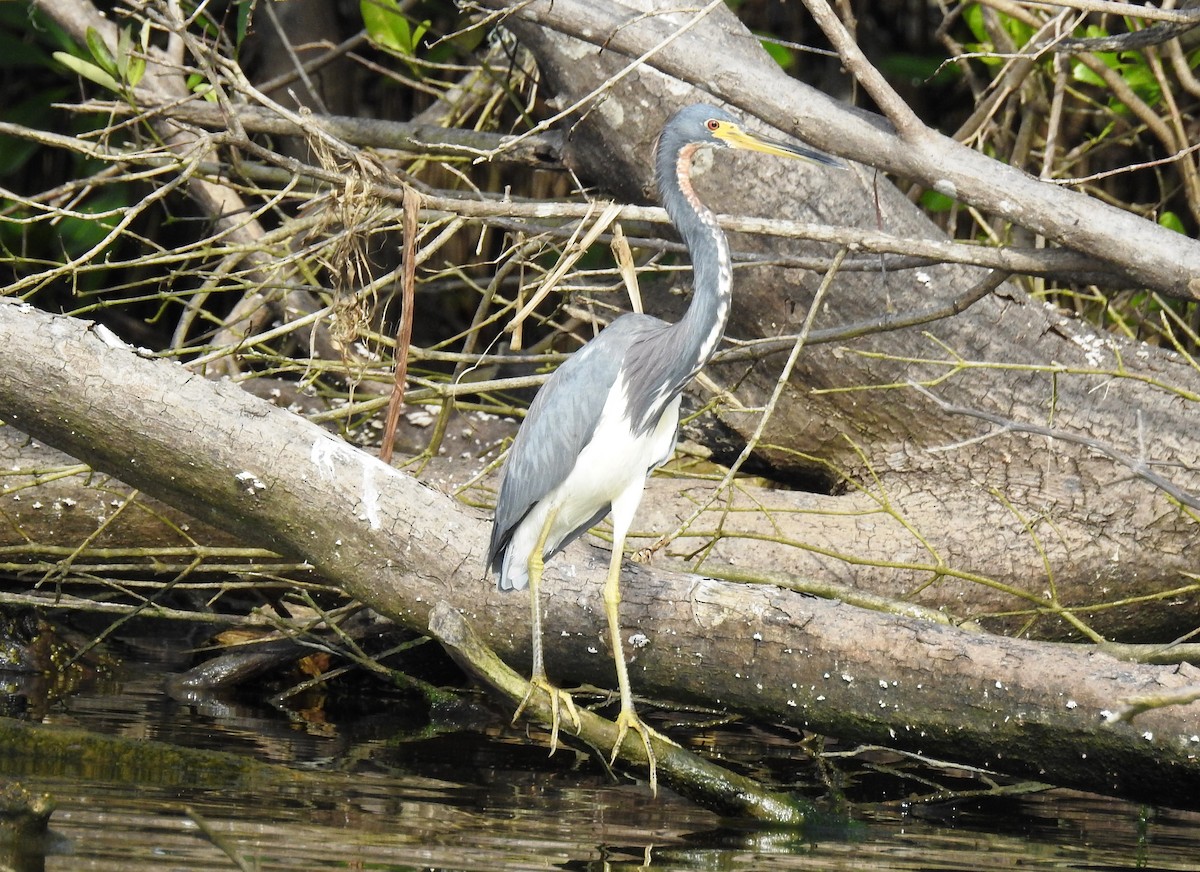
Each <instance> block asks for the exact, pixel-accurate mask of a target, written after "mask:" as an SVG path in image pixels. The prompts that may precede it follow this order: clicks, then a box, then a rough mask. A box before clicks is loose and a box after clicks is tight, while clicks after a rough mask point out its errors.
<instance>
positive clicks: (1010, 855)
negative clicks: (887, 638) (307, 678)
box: [0, 670, 1200, 872]
mask: <svg viewBox="0 0 1200 872" xmlns="http://www.w3.org/2000/svg"><path fill="white" fill-rule="evenodd" d="M406 712H407V714H406ZM47 720H49V721H54V722H58V723H64V724H70V725H75V726H79V727H84V728H86V729H88V730H90V731H95V732H99V733H104V734H107V735H114V736H124V737H130V738H136V739H138V740H148V739H154V740H156V741H162V742H169V743H172V744H175V745H179V746H183V747H189V748H198V749H218V750H221V751H233V752H236V753H237V754H238V755H241V756H243V757H247V758H254V759H257V760H259V761H274V762H281V763H286V764H287V766H288V767H289V769H288V770H287V771H289V772H296V771H299V772H301V773H303V775H302V777H301V778H300V779H299V780H288V779H280V778H267V779H260V780H257V781H252V782H250V783H239V782H235V781H232V780H225V781H222V780H221V779H220V778H217V779H216V783H207V784H203V783H200V781H201V780H202V779H191V780H186V781H184V782H183V783H178V782H179V779H178V778H174V777H172V774H171V773H160V774H161V775H162V776H163V777H160V778H158V779H155V778H153V777H150V778H145V777H142V778H140V779H139V780H130V779H123V778H121V777H119V775H117V774H116V773H112V772H105V771H104V769H103V767H93V768H90V769H89V768H85V767H78V766H77V767H76V769H75V771H67V770H66V769H64V768H62V767H61V766H59V768H57V769H54V768H49V767H42V766H39V765H37V764H36V763H30V761H28V760H24V761H19V760H17V759H16V758H15V757H14V756H13V755H10V754H6V753H3V752H0V772H2V774H4V775H6V776H16V777H19V778H20V780H21V781H22V783H24V784H25V785H26V787H28V788H29V789H30V790H32V791H46V792H49V793H50V794H52V795H53V796H54V797H55V798H56V800H57V801H58V810H57V811H56V812H55V814H54V816H53V817H52V819H51V830H52V838H51V839H50V840H49V841H48V843H47V844H46V845H45V846H43V847H44V848H45V851H46V853H45V857H44V868H45V869H48V870H106V869H113V870H118V869H119V870H122V872H124V870H137V869H147V870H149V869H153V870H173V869H181V870H182V869H186V870H205V869H213V870H229V869H237V868H239V866H238V865H236V863H235V861H234V860H233V859H232V858H231V856H230V854H235V855H236V856H237V857H238V858H239V860H240V861H241V862H242V863H243V866H242V867H241V868H251V869H264V870H267V869H270V870H275V869H278V870H293V869H294V870H309V869H372V870H410V869H456V870H457V869H463V870H476V869H478V870H489V872H490V870H524V869H538V870H544V869H554V868H561V869H572V870H627V869H628V870H632V869H643V868H650V869H679V870H762V869H768V868H769V869H773V870H775V869H778V870H793V869H795V870H810V869H822V870H825V869H855V870H861V869H872V870H930V869H973V870H991V869H997V870H999V869H1006V870H1011V869H1012V868H1014V867H1017V866H1019V867H1021V868H1026V869H1050V868H1053V869H1067V870H1071V869H1080V870H1083V869H1089V870H1095V869H1124V868H1142V869H1163V870H1169V869H1180V870H1183V869H1193V870H1194V869H1196V868H1197V867H1198V866H1200V862H1198V861H1197V858H1198V857H1200V826H1198V825H1200V815H1195V814H1188V813H1182V812H1176V811H1171V810H1165V809H1146V808H1141V807H1138V806H1133V805H1130V804H1127V803H1121V802H1115V801H1109V800H1104V799H1101V798H1097V797H1092V796H1085V795H1080V794H1074V793H1070V792H1066V791H1051V792H1046V793H1038V794H1033V795H1025V796H997V797H981V798H976V799H971V800H964V801H960V802H956V803H942V804H938V805H916V806H905V805H903V804H902V803H900V802H889V803H881V804H875V805H864V806H860V807H858V809H857V811H856V820H857V823H856V824H855V825H854V826H852V827H850V828H846V827H844V826H838V827H831V828H822V827H819V826H817V827H811V828H809V829H808V830H807V831H805V832H803V833H797V832H790V831H772V830H762V829H748V828H740V827H734V826H730V825H728V824H727V823H725V822H722V821H720V820H718V819H717V818H716V817H715V816H714V815H712V814H710V813H708V812H706V811H703V810H701V809H698V808H696V807H695V806H693V805H691V804H690V803H687V802H685V801H683V800H680V799H677V798H675V797H673V796H672V795H671V794H670V792H669V791H666V790H664V791H663V792H662V793H661V794H660V797H659V798H658V799H657V800H653V799H651V798H650V796H649V793H648V791H647V790H646V789H645V788H644V786H640V785H635V784H627V783H614V782H613V781H611V780H610V779H609V778H608V777H607V775H606V774H605V773H604V771H603V769H602V768H601V767H599V766H598V765H597V764H596V762H595V760H594V758H592V757H590V756H588V755H585V754H579V753H575V752H571V751H570V750H562V751H560V752H559V753H558V754H557V755H555V757H553V758H547V756H546V753H545V750H544V749H543V748H541V747H536V746H531V745H528V744H526V743H524V742H523V741H522V740H521V738H520V737H519V736H518V735H514V733H513V732H512V731H510V730H509V729H508V728H507V726H506V725H505V724H504V723H503V719H499V718H493V719H492V720H491V721H490V722H489V723H490V726H489V727H488V728H487V730H486V731H484V732H480V731H478V730H476V729H467V728H466V727H465V726H461V725H460V724H459V723H457V722H455V721H454V720H447V721H444V722H441V723H439V724H437V725H434V726H432V727H431V726H430V725H429V724H428V723H427V722H426V718H425V714H424V713H415V712H411V711H409V710H407V709H406V708H405V706H404V705H403V704H400V703H397V704H395V705H389V706H388V707H387V708H386V710H383V711H379V712H375V713H373V714H367V715H364V716H363V717H359V718H354V719H350V720H347V721H346V722H345V723H342V724H336V725H335V724H328V723H325V724H320V723H318V724H314V723H311V722H309V721H306V720H304V719H303V718H300V719H297V718H295V717H290V718H289V717H288V716H286V715H285V714H283V713H281V712H278V711H275V710H272V709H270V708H265V707H262V706H256V705H251V704H247V703H238V702H237V701H229V700H226V701H224V702H221V703H217V702H214V701H212V700H204V701H200V700H194V699H193V700H187V699H172V698H170V697H169V696H168V695H167V694H165V693H164V692H163V688H162V684H161V681H160V679H159V678H157V677H154V675H153V672H152V671H150V670H147V671H146V673H145V674H144V675H143V676H142V677H136V676H135V677H133V678H130V679H127V680H125V681H123V682H115V683H110V684H108V685H106V686H105V687H102V688H100V689H98V690H96V691H94V692H92V693H90V694H86V695H79V696H74V697H71V698H69V699H67V700H65V701H62V702H60V703H59V704H58V705H57V706H56V707H55V708H54V710H53V711H52V712H51V713H50V714H49V715H48V717H47ZM467 721H472V722H477V721H478V712H476V713H474V716H473V718H464V719H463V722H464V723H465V722H467ZM704 741H705V742H706V743H708V744H709V745H710V746H711V749H712V750H716V751H718V752H719V753H721V754H722V755H723V756H727V757H728V756H736V757H738V759H740V760H741V761H743V763H744V765H746V766H750V767H754V766H759V767H762V768H763V769H770V770H771V771H772V773H773V774H774V775H776V776H778V775H779V774H780V773H781V772H784V773H786V772H789V771H793V770H794V771H795V772H799V771H800V770H801V769H803V768H805V767H806V766H809V765H810V763H809V762H806V761H808V760H809V758H808V757H807V755H806V754H805V753H804V752H803V750H802V749H799V750H798V744H797V742H796V737H794V736H790V735H784V734H780V735H775V736H771V735H767V734H762V733H748V732H745V731H738V730H733V729H731V730H728V731H725V732H721V731H717V732H714V733H706V734H705V736H704ZM147 747H149V746H147ZM867 783H869V782H868V781H867V780H866V779H864V780H863V781H862V782H860V783H859V784H857V785H856V786H855V789H854V791H852V793H853V795H854V798H855V799H856V800H858V801H863V800H866V799H869V798H870V797H868V796H864V793H866V792H867V791H866V789H865V787H864V785H865V784H867ZM875 798H876V799H879V798H881V796H880V795H876V796H875ZM221 846H224V848H222V847H221ZM32 856H33V857H34V861H35V862H38V863H40V862H41V857H42V855H41V854H40V853H39V852H34V854H33V855H32ZM22 868H40V866H36V865H34V866H24V867H22Z"/></svg>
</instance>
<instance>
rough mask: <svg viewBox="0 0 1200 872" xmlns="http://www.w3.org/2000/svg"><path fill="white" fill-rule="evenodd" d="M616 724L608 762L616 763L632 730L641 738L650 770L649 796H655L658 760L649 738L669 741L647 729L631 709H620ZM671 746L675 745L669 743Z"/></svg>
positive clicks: (656, 792) (656, 791)
mask: <svg viewBox="0 0 1200 872" xmlns="http://www.w3.org/2000/svg"><path fill="white" fill-rule="evenodd" d="M616 723H617V741H616V744H614V745H613V749H612V757H611V758H610V759H609V762H610V763H614V762H616V759H617V755H618V754H620V753H621V745H623V744H624V742H625V736H626V734H627V733H628V732H629V731H630V730H633V731H634V732H635V733H637V734H638V735H639V736H640V737H641V739H642V746H643V747H644V748H645V749H646V763H647V765H648V766H649V768H650V794H651V795H652V796H657V795H658V758H657V757H656V756H655V754H654V746H653V745H652V744H651V742H650V737H651V736H653V737H654V738H656V739H662V740H664V741H667V742H670V741H671V740H670V739H668V738H667V737H666V736H664V735H662V734H661V733H659V732H657V731H655V730H652V729H651V728H650V727H648V726H647V725H646V723H645V722H644V721H643V720H642V719H641V718H639V717H638V715H637V712H635V711H634V710H633V709H632V708H625V707H622V708H621V712H620V714H618V715H617V721H616ZM671 744H672V745H673V744H675V743H674V742H671Z"/></svg>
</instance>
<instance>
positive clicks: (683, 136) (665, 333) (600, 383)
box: [488, 104, 734, 590]
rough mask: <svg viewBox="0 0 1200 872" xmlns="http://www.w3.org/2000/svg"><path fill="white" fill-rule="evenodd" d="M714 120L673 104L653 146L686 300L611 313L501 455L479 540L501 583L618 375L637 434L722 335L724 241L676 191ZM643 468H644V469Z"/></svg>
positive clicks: (519, 580)
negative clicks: (491, 509) (687, 273)
mask: <svg viewBox="0 0 1200 872" xmlns="http://www.w3.org/2000/svg"><path fill="white" fill-rule="evenodd" d="M713 118H716V119H720V120H723V121H729V122H734V119H733V117H732V116H731V115H729V113H727V112H725V111H723V110H721V109H718V108H716V107H714V106H706V105H704V104H696V105H693V106H689V107H687V108H685V109H683V110H681V111H680V112H679V113H678V114H677V115H676V116H675V118H673V119H672V121H671V122H670V123H668V125H667V126H666V127H665V128H664V129H663V133H662V135H661V136H660V137H659V140H658V144H657V147H656V149H655V178H656V180H657V183H658V189H659V191H660V192H661V196H662V199H663V206H664V208H665V209H666V210H667V214H668V215H669V216H670V218H671V220H672V221H673V222H674V223H675V226H676V227H677V228H678V229H679V230H680V233H681V235H682V236H683V238H684V242H685V243H687V246H688V249H689V251H691V252H692V258H693V263H692V269H693V284H694V286H695V288H696V289H697V291H696V293H695V295H694V296H693V298H692V303H691V305H690V306H689V307H688V311H687V313H686V314H685V315H684V317H683V318H682V319H681V320H680V321H679V323H678V324H668V323H667V322H665V321H662V320H660V319H658V318H654V317H651V316H649V315H640V314H636V313H631V314H627V315H622V316H621V317H620V318H617V319H616V320H615V321H613V322H612V324H610V325H609V326H608V327H607V328H606V329H605V330H603V331H602V332H601V333H600V335H599V336H597V337H596V338H595V339H593V340H592V341H591V342H589V343H588V344H587V345H585V346H584V347H583V348H581V349H580V350H579V351H577V352H575V354H573V355H572V356H571V357H569V358H568V359H567V360H566V362H565V363H563V364H562V365H561V366H560V367H559V368H558V369H557V370H556V371H555V372H554V374H553V375H552V376H551V377H550V379H549V380H548V381H547V382H546V383H545V384H544V385H543V386H542V388H541V390H540V391H539V392H538V395H537V397H535V398H534V401H533V403H532V404H531V405H530V407H529V412H528V414H527V415H526V416H525V422H524V423H523V424H522V425H521V429H520V431H519V432H518V433H517V437H516V439H514V440H513V444H512V448H511V449H510V451H509V455H508V460H507V461H506V463H505V470H504V480H503V482H502V484H501V488H500V496H499V498H498V499H497V501H496V517H495V522H494V524H493V526H492V539H491V544H490V546H489V548H488V566H489V568H490V569H491V570H492V571H493V572H496V573H498V576H499V578H498V583H499V586H500V588H501V589H502V590H509V589H514V588H516V589H520V588H524V587H525V578H524V576H523V569H522V567H521V566H520V565H516V566H513V565H511V564H510V567H509V571H507V572H506V571H505V560H504V557H505V549H506V548H507V547H508V546H509V544H510V542H511V541H512V537H513V534H514V532H515V531H516V528H517V527H518V525H520V524H521V523H522V521H523V520H524V519H525V518H526V517H527V516H528V515H529V512H530V510H531V509H532V508H533V507H534V506H535V505H536V504H537V503H538V501H540V500H541V499H542V498H544V497H545V496H546V495H547V494H548V493H550V492H551V491H552V490H553V489H554V488H556V487H557V486H558V485H560V484H561V483H562V482H563V481H564V480H565V479H566V478H567V476H568V474H569V473H570V472H571V470H572V468H573V466H574V464H575V462H576V459H577V458H578V457H579V455H580V454H581V453H582V451H583V448H584V446H586V445H587V444H588V442H589V441H590V440H591V439H592V436H593V435H594V433H595V430H596V425H597V423H598V422H599V420H600V415H601V412H602V410H603V409H604V405H605V402H606V401H607V399H608V396H609V393H610V391H612V390H613V388H614V387H615V386H616V383H617V380H618V378H623V379H624V380H625V381H626V383H627V384H626V388H625V395H626V397H627V420H628V421H629V427H630V429H631V430H632V431H634V432H635V433H645V432H647V431H649V430H650V429H652V428H653V427H654V426H655V425H656V424H657V423H658V422H659V419H660V418H661V417H662V415H663V412H664V411H666V409H667V408H668V407H669V406H670V405H671V404H672V403H673V402H675V401H676V400H678V398H679V395H680V394H681V393H682V391H683V388H684V387H685V386H686V385H687V383H688V382H689V381H691V379H692V377H693V376H694V375H695V374H696V373H697V372H698V371H699V370H700V368H701V367H703V366H704V364H705V363H706V362H707V361H708V358H709V357H711V356H712V353H713V352H714V351H716V347H717V344H718V343H719V342H720V340H721V336H722V335H723V334H724V330H725V324H726V322H727V320H728V317H729V297H730V290H731V289H730V283H731V276H730V265H729V247H728V243H727V242H726V240H725V234H724V233H723V232H722V231H721V229H720V227H719V226H718V224H717V221H716V216H715V215H713V213H712V212H711V211H710V210H709V209H707V208H706V207H705V206H704V205H703V204H701V203H700V201H699V200H698V199H696V198H695V197H694V195H693V198H692V199H690V200H689V199H688V197H687V196H686V195H685V193H684V191H683V188H682V186H681V184H680V176H679V169H680V158H681V155H682V156H683V159H684V160H686V161H687V163H689V164H690V162H691V154H690V153H688V154H686V155H684V151H685V150H686V149H690V148H694V146H695V145H696V144H698V143H703V144H708V145H714V146H718V147H721V146H723V145H724V143H722V142H721V141H720V140H717V139H715V138H714V137H712V136H711V135H710V134H709V133H708V131H707V129H706V127H705V122H707V121H708V120H709V119H713ZM690 188H691V186H690V182H689V183H688V190H689V191H690ZM671 441H672V445H673V444H674V439H673V438H672V440H671ZM669 456H670V453H669V452H668V454H667V456H666V457H659V458H656V459H655V462H654V466H657V465H659V464H661V463H663V462H665V461H666V460H667V459H668V458H669ZM652 469H653V466H652V467H650V468H649V469H646V470H644V471H643V472H644V473H645V474H647V475H648V474H649V473H650V472H651V471H652ZM610 508H611V505H610V504H609V503H603V504H600V505H596V506H593V507H591V513H590V514H589V516H588V520H587V521H586V522H585V523H583V524H582V525H580V526H579V527H575V528H572V529H571V530H569V531H567V532H566V533H565V535H563V536H561V538H560V537H554V538H555V541H547V543H546V546H547V547H546V551H545V556H546V558H550V557H552V556H553V555H555V554H557V553H558V552H559V551H561V550H562V549H563V548H565V547H566V546H567V545H569V544H570V543H571V542H573V541H574V540H575V539H577V538H578V537H579V536H581V535H582V534H583V533H584V532H586V531H587V530H588V529H589V528H591V527H592V526H594V525H595V524H597V523H598V522H599V521H600V520H602V519H603V518H604V516H605V515H607V514H608V513H609V510H610ZM518 563H519V562H518Z"/></svg>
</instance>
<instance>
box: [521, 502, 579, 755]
mask: <svg viewBox="0 0 1200 872" xmlns="http://www.w3.org/2000/svg"><path fill="white" fill-rule="evenodd" d="M557 514H558V510H557V509H551V510H550V513H549V514H548V515H546V521H545V523H544V524H542V532H541V535H539V536H538V540H537V544H536V545H534V548H533V553H532V554H530V555H529V602H530V608H531V615H532V622H533V674H532V675H531V676H530V678H529V689H528V690H527V691H525V698H524V699H522V700H521V704H520V705H519V706H517V710H516V711H515V712H513V723H514V724H515V723H516V722H517V718H519V717H521V712H523V711H525V707H526V706H527V705H529V700H530V699H532V698H533V693H534V691H535V690H543V691H545V692H546V695H547V696H549V697H550V753H551V754H553V753H554V752H555V751H556V750H558V724H559V720H560V714H559V709H560V707H561V706H565V707H566V709H567V713H568V714H569V715H570V716H571V722H572V723H573V724H574V725H575V732H577V733H578V732H579V729H580V726H581V725H580V723H579V712H578V711H576V710H575V700H573V699H571V695H570V694H569V693H567V692H566V691H564V690H559V689H558V688H557V687H555V686H554V685H553V684H551V683H550V679H549V678H547V676H546V662H545V659H544V658H543V655H542V601H541V597H540V596H539V593H538V591H539V588H540V587H541V584H542V570H543V569H544V568H545V565H546V561H545V558H544V557H543V556H542V555H543V554H544V553H545V551H546V538H547V537H548V536H549V535H550V527H551V526H552V525H553V524H554V518H555V516H556V515H557Z"/></svg>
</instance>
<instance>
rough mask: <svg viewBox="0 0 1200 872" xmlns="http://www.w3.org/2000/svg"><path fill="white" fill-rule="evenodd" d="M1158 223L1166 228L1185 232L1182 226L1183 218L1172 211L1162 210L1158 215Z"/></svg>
mask: <svg viewBox="0 0 1200 872" xmlns="http://www.w3.org/2000/svg"><path fill="white" fill-rule="evenodd" d="M1158 223H1159V224H1160V225H1162V226H1163V227H1165V228H1167V229H1168V230H1174V231H1175V232H1176V233H1183V234H1185V235H1186V234H1187V229H1186V228H1185V227H1184V226H1183V219H1182V218H1180V217H1179V215H1177V214H1176V213H1174V212H1163V213H1162V214H1161V215H1159V216H1158Z"/></svg>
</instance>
